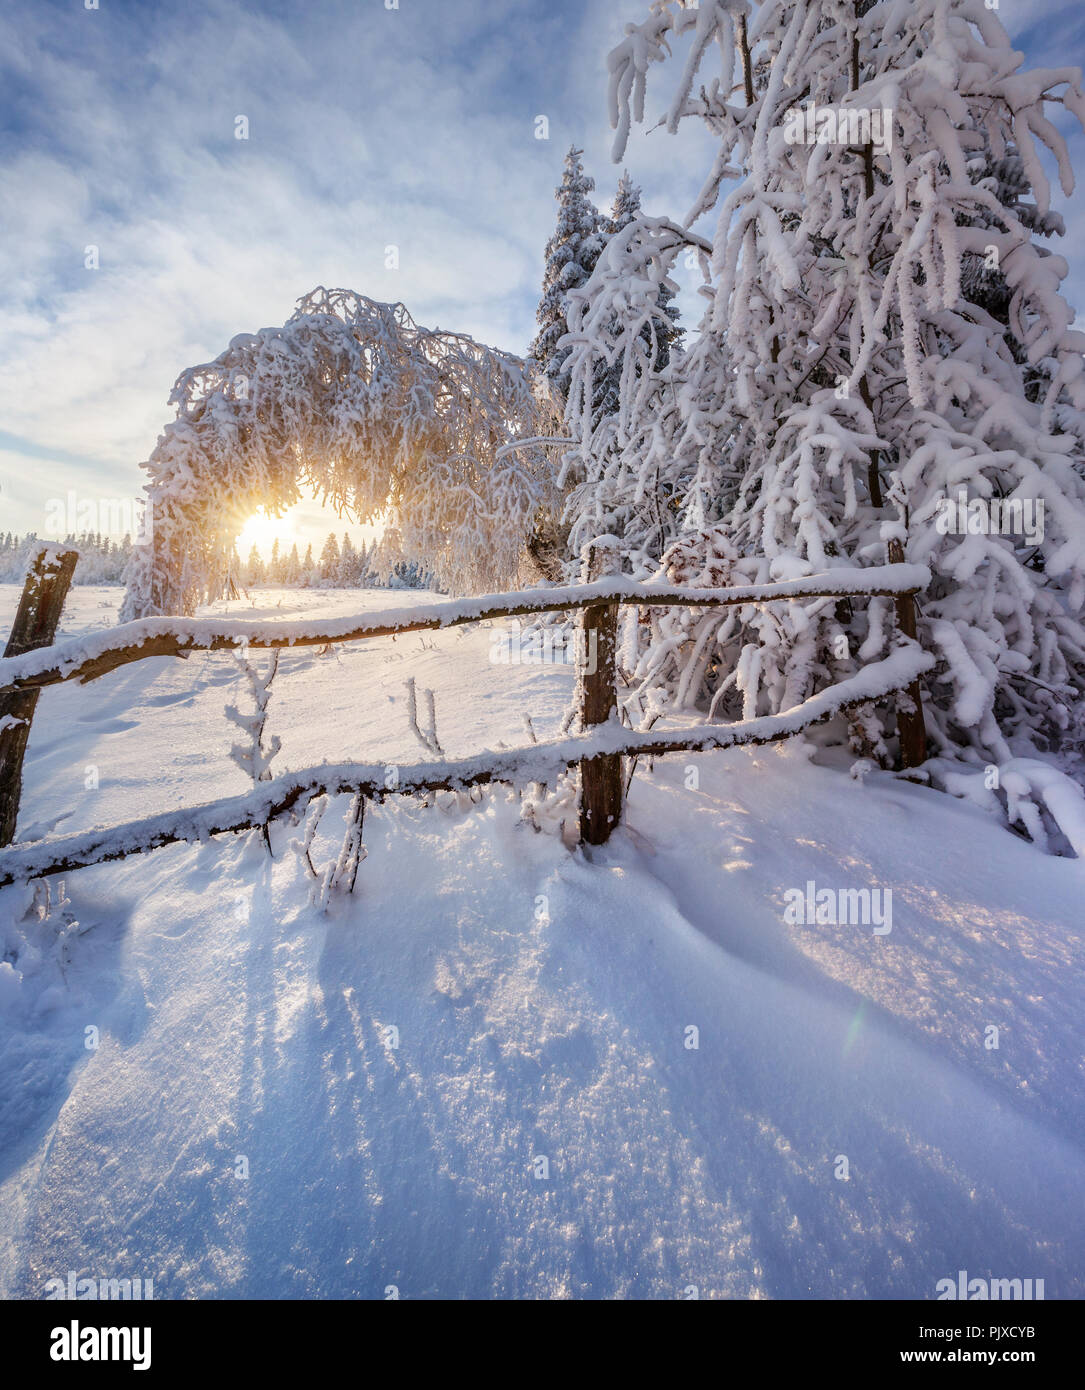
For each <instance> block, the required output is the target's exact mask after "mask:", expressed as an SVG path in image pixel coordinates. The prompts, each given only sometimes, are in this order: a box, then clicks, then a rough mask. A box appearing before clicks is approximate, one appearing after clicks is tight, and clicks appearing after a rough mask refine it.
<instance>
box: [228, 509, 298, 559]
mask: <svg viewBox="0 0 1085 1390" xmlns="http://www.w3.org/2000/svg"><path fill="white" fill-rule="evenodd" d="M297 540H298V531H297V527H296V525H295V524H294V519H293V517H291V516H289V515H286V516H268V515H267V513H266V512H262V511H260V512H254V513H253V514H252V516H250V517H249V519H248V521H246V522H245V525H244V526H243V527H242V528H241V534H240V535H239V536H238V538H237V549H238V553H239V554H241V555H247V554H248V553H249V551H250V550H251V549H252V547H253V546H256V549H257V550H258V551H259V552H260V554H261V555H268V554H270V553H271V547H272V545H273V544H274V543H275V541H278V542H279V549H280V550H282V548H283V546H284V545H285V546H286V548H287V550H289V548H290V547H291V546H292V545H294V544H296V543H297Z"/></svg>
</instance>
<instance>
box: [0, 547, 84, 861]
mask: <svg viewBox="0 0 1085 1390" xmlns="http://www.w3.org/2000/svg"><path fill="white" fill-rule="evenodd" d="M78 559H79V552H78V551H77V550H61V549H60V547H59V546H55V545H49V544H47V543H45V542H43V543H42V544H41V545H39V546H38V547H37V549H36V550H33V551H31V554H30V560H29V564H28V566H27V572H26V582H25V583H24V584H23V594H22V598H21V599H20V600H19V608H18V611H17V612H16V614H15V621H14V622H13V623H12V625H11V634H10V636H9V637H8V644H7V647H6V648H5V649H4V655H5V656H22V654H23V653H24V652H32V651H34V650H36V649H37V648H38V647H48V646H51V645H52V642H53V638H54V637H55V636H56V630H57V624H58V623H59V622H60V614H61V610H62V609H63V607H64V600H65V599H66V598H67V596H68V587H69V585H70V584H71V582H72V573H73V572H74V570H75V562H76V561H77V560H78ZM40 694H41V691H39V690H20V691H17V692H16V693H15V694H12V695H0V845H10V844H11V842H12V840H14V838H15V822H16V820H17V819H18V816H19V796H20V793H21V791H22V782H23V755H24V754H25V752H26V745H27V740H28V739H29V738H30V722H31V720H32V719H33V718H34V710H35V708H36V707H37V703H38V696H39V695H40Z"/></svg>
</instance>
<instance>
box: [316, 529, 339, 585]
mask: <svg viewBox="0 0 1085 1390" xmlns="http://www.w3.org/2000/svg"><path fill="white" fill-rule="evenodd" d="M339 558H340V557H339V542H338V541H337V540H336V539H335V532H334V531H329V532H328V537H327V540H325V542H324V548H323V549H322V550H321V552H320V578H321V580H322V582H323V583H325V584H335V583H336V582H337V581H338V579H339Z"/></svg>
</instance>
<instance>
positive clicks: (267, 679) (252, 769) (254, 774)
mask: <svg viewBox="0 0 1085 1390" xmlns="http://www.w3.org/2000/svg"><path fill="white" fill-rule="evenodd" d="M234 659H235V660H236V662H237V664H238V666H240V668H241V670H242V672H243V673H244V676H245V679H246V680H247V681H248V685H249V693H250V694H251V695H252V699H253V705H254V708H253V711H252V713H251V714H242V713H241V711H240V710H239V709H238V708H237V706H236V705H227V706H226V710H225V714H226V718H227V719H229V721H230V722H231V723H232V724H236V725H237V727H238V728H239V729H240V730H241V731H242V733H244V734H247V735H248V742H247V743H235V744H234V745H233V747H232V748H231V749H230V757H231V758H232V759H233V761H234V762H235V763H236V764H237V765H238V767H239V768H241V770H242V772H247V773H248V775H249V776H250V777H251V778H252V782H253V786H255V785H256V784H257V783H258V782H270V781H271V761H272V759H273V758H274V757H275V755H276V754H277V753H278V751H279V749H280V748H281V747H282V740H281V739H280V738H279V735H278V734H272V736H271V741H270V743H267V744H265V743H264V729H265V726H266V724H267V707H268V702H269V700H270V699H271V682H272V681H273V680H274V679H275V674H276V672H277V671H278V669H279V650H278V648H275V650H274V651H273V652H272V654H271V661H270V663H269V664H268V669H267V674H266V675H263V676H261V675H260V673H259V671H258V670H257V668H256V666H255V665H254V664H253V662H252V661H251V660H250V659H249V657H248V656H247V655H246V654H245V651H244V649H242V650H241V651H239V652H235V653H234Z"/></svg>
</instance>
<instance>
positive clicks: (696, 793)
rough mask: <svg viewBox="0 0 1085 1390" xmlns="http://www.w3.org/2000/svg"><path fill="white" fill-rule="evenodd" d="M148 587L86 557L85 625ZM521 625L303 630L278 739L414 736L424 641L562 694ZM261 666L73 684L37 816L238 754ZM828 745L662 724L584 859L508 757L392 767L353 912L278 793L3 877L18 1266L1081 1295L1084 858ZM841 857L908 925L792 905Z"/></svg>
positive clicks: (85, 822) (547, 698) (286, 746)
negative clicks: (510, 780)
mask: <svg viewBox="0 0 1085 1390" xmlns="http://www.w3.org/2000/svg"><path fill="white" fill-rule="evenodd" d="M17 592H18V591H17V589H16V588H15V587H14V586H3V587H2V588H0V631H2V630H6V626H7V624H8V623H9V622H10V618H11V615H12V613H13V611H14V606H15V601H16V598H17ZM120 596H121V591H120V590H119V589H93V588H85V587H79V588H76V589H74V590H73V592H72V597H71V599H70V600H69V606H68V609H67V610H66V613H65V618H64V622H63V624H62V630H61V634H60V636H61V637H63V636H66V635H72V634H77V633H81V632H86V631H89V630H92V629H93V628H95V627H100V626H104V625H110V624H112V622H113V621H114V620H115V612H116V608H117V605H118V602H119V599H120ZM429 597H430V596H429V595H421V594H419V595H413V594H411V593H396V594H394V595H389V594H388V593H387V592H386V591H385V592H377V591H361V592H356V593H351V592H346V591H318V592H313V591H281V592H280V591H275V592H267V591H265V592H263V593H261V595H260V597H259V600H258V605H259V606H257V607H256V608H253V607H251V606H250V605H249V604H248V603H247V602H245V603H237V604H230V605H217V606H216V609H215V611H216V612H223V611H225V612H229V613H230V614H231V615H232V616H239V617H243V616H249V617H277V616H281V617H283V618H284V619H285V618H290V617H297V616H302V615H306V614H308V615H312V614H313V613H315V612H317V611H318V612H319V614H320V616H334V614H335V613H337V612H345V611H361V610H363V609H375V608H378V607H385V606H389V605H390V604H395V605H402V604H405V603H409V602H414V601H418V602H421V601H424V600H426V599H428V598H429ZM492 638H493V631H492V630H491V629H487V628H485V627H481V628H470V629H464V628H460V629H455V630H452V631H449V632H444V633H439V634H433V635H429V634H426V635H424V636H419V635H417V634H416V635H412V636H409V637H401V638H399V639H398V640H395V641H393V640H392V639H390V638H387V639H383V638H382V639H374V640H371V641H368V642H363V643H356V644H353V645H351V646H346V647H338V648H335V649H333V651H332V653H331V654H329V655H324V656H322V655H319V654H318V652H317V650H316V649H313V648H310V649H307V650H304V651H300V650H299V651H296V652H286V653H284V655H283V658H282V662H281V665H280V671H279V675H278V677H277V679H276V682H275V684H274V686H273V695H272V699H271V704H270V714H271V718H270V728H271V730H272V731H273V732H275V733H278V734H279V735H280V736H281V737H282V740H283V749H282V752H281V753H280V754H279V756H278V758H277V759H276V760H275V763H274V767H275V769H276V770H285V769H288V768H290V767H297V766H302V765H305V764H309V763H314V762H319V761H320V760H321V759H324V758H327V759H338V758H344V757H351V758H360V759H362V758H364V759H371V760H374V761H378V760H384V761H387V762H396V761H410V762H417V761H419V760H420V759H421V758H422V757H423V756H424V754H423V753H422V751H421V750H420V748H419V746H418V743H417V741H416V740H415V739H414V738H413V736H412V734H411V732H410V730H409V728H408V722H407V715H406V691H405V684H404V683H405V681H406V679H407V677H408V676H410V675H413V676H415V677H416V679H417V681H418V684H419V686H420V687H423V688H425V687H432V688H433V689H434V690H435V691H436V708H437V729H438V734H439V736H440V739H441V742H442V745H443V747H444V750H445V752H446V753H448V754H449V755H451V756H456V755H461V754H467V753H470V752H473V751H477V750H479V749H481V748H483V747H486V746H490V747H494V746H497V745H498V743H499V742H500V741H504V742H505V743H507V744H509V745H518V744H522V743H524V742H525V741H527V734H526V731H525V728H524V723H523V716H524V714H529V715H530V716H531V718H532V720H533V722H534V726H535V729H536V731H537V733H538V735H539V736H540V737H543V736H545V735H547V734H552V733H554V732H556V729H557V727H558V723H559V721H560V718H561V715H562V712H563V709H564V707H565V704H566V702H567V700H568V698H569V695H570V690H571V675H570V672H569V670H568V668H562V667H557V666H506V665H500V664H494V663H492V662H491V660H490V653H491V648H492ZM244 698H245V690H244V685H243V682H242V680H241V678H240V676H239V674H238V671H237V668H236V666H235V664H234V662H233V660H232V658H231V656H230V655H229V654H228V653H216V654H208V655H194V656H192V657H190V658H189V659H188V660H187V661H178V660H172V661H171V660H167V659H159V660H153V661H145V662H141V663H139V664H137V665H135V666H131V667H128V668H126V669H124V670H123V671H120V672H117V673H114V674H112V675H110V676H107V677H105V678H103V679H102V680H100V681H97V682H95V683H93V684H92V685H90V686H87V687H85V688H79V687H73V686H65V687H61V688H58V689H54V690H49V691H46V692H45V694H44V695H43V696H42V699H41V701H40V704H39V710H38V714H37V716H36V719H35V724H34V730H33V734H32V737H31V743H30V752H29V757H28V761H27V766H26V773H25V787H24V799H23V816H22V819H21V822H20V838H23V839H25V838H29V837H31V836H35V835H42V834H47V833H54V832H56V833H61V832H66V831H72V830H76V829H79V828H80V827H84V826H90V825H93V824H95V823H98V822H103V823H104V822H111V821H117V820H129V819H132V818H134V817H136V816H138V815H144V814H150V813H152V812H154V811H158V810H165V809H168V808H169V807H171V806H174V805H183V804H188V803H193V802H200V801H206V800H210V799H212V798H214V797H217V796H220V795H228V794H232V793H236V792H241V791H243V790H244V789H245V786H246V780H245V778H244V776H243V774H242V773H241V772H240V770H239V769H238V768H237V767H235V766H234V764H233V763H232V762H231V761H230V760H229V756H228V750H229V747H230V745H231V743H233V742H234V741H235V740H236V738H237V735H238V731H237V729H236V728H235V727H234V726H233V725H232V724H230V723H229V722H228V721H227V720H226V719H225V718H224V717H223V714H222V710H223V706H224V705H225V704H227V703H232V702H239V703H241V702H243V701H244ZM811 753H812V747H811V745H809V744H807V743H805V742H795V743H792V744H791V745H789V746H786V747H777V748H770V749H767V750H734V751H728V752H718V753H712V754H706V755H702V756H699V757H696V758H692V759H690V758H687V757H686V756H685V755H676V756H673V757H671V758H669V759H666V760H663V761H661V762H658V763H657V764H656V765H655V767H654V769H653V770H648V769H647V768H645V767H643V766H642V767H641V768H640V769H639V770H638V773H637V776H636V778H635V780H634V783H633V789H632V795H631V799H630V805H629V811H628V822H627V825H626V826H625V827H623V828H622V829H621V830H620V831H619V832H618V833H617V834H616V835H615V836H614V837H613V839H612V841H611V843H610V844H609V845H608V846H606V847H605V848H604V849H601V850H596V851H594V852H592V856H591V859H590V860H589V859H588V858H587V857H586V856H585V855H584V854H583V853H582V852H580V851H577V852H574V853H570V852H569V851H568V850H567V849H566V848H564V847H563V845H562V843H561V841H560V839H559V838H558V837H557V836H552V835H545V834H536V833H534V832H533V831H532V829H531V828H530V827H529V826H527V825H525V824H523V823H522V822H521V821H520V819H519V812H518V808H517V806H516V805H515V804H514V802H513V800H512V799H511V797H510V796H509V794H508V793H507V792H506V791H503V790H500V789H497V790H495V791H493V792H491V793H489V794H488V795H487V796H486V797H485V799H484V800H483V801H482V803H481V804H479V805H477V806H474V807H471V808H470V809H459V808H455V809H442V808H440V807H433V808H428V809H423V808H421V807H420V806H418V805H417V804H416V803H407V802H405V801H403V800H402V799H397V798H390V799H389V800H388V801H387V802H386V803H385V804H384V805H383V806H380V807H376V808H372V809H371V810H370V811H369V812H368V813H367V818H366V827H365V831H366V833H365V839H366V843H367V846H368V851H369V853H368V858H367V859H366V860H365V862H364V863H363V864H362V866H361V868H360V871H359V876H358V884H357V890H356V892H355V894H354V896H353V898H351V899H343V900H339V901H337V902H335V903H334V904H333V906H332V909H331V911H330V912H329V913H328V914H327V915H324V914H322V913H321V912H320V911H318V910H317V909H316V908H315V907H313V906H311V905H310V904H309V901H308V887H307V881H306V877H305V873H304V871H303V868H302V867H301V861H300V860H299V858H298V856H297V855H296V854H295V853H294V852H292V851H291V850H290V848H289V845H288V841H289V839H290V834H288V833H287V832H285V831H282V832H279V833H278V834H276V836H275V837H274V844H275V852H276V859H275V860H274V861H272V860H270V859H269V858H268V855H267V851H266V849H265V847H264V845H263V842H262V840H261V838H260V836H259V835H258V834H253V835H251V836H247V837H244V838H233V837H225V838H223V839H222V840H219V841H216V842H212V843H209V844H207V845H203V846H198V847H185V846H174V847H172V848H169V849H166V850H162V851H159V852H158V853H156V854H153V855H150V856H147V857H145V858H141V859H132V860H129V861H127V862H125V863H123V864H121V865H106V866H103V867H100V868H97V869H89V870H84V871H81V872H79V873H76V874H74V875H72V876H70V878H69V879H68V881H67V884H66V889H67V895H68V897H69V898H70V900H71V901H70V905H69V906H68V907H67V908H66V909H65V911H66V912H67V914H68V915H69V917H71V918H74V920H75V921H76V922H78V924H79V925H78V928H76V927H74V926H72V927H69V928H68V929H66V930H61V931H60V932H58V929H57V921H56V920H54V921H53V922H47V923H31V922H28V921H20V920H18V919H19V918H20V917H21V915H22V912H23V907H24V903H25V900H26V898H27V890H25V889H21V888H19V889H17V888H9V889H5V890H2V891H0V932H2V945H3V963H0V1047H2V1063H0V1293H3V1294H7V1295H12V1294H14V1295H23V1296H30V1297H40V1296H41V1294H42V1292H43V1290H44V1286H45V1282H46V1281H47V1280H48V1279H50V1278H52V1277H55V1276H60V1277H62V1278H63V1277H65V1276H66V1274H67V1271H69V1270H72V1269H74V1270H76V1271H77V1272H79V1273H82V1274H88V1275H93V1276H94V1277H116V1278H124V1277H139V1278H143V1279H148V1278H150V1279H153V1280H154V1295H155V1297H156V1298H192V1297H208V1296H249V1297H290V1296H307V1295H326V1296H336V1297H363V1298H384V1297H387V1296H390V1290H391V1289H392V1286H394V1288H395V1289H396V1290H398V1292H399V1296H400V1297H404V1298H424V1297H437V1296H442V1297H530V1298H534V1297H593V1298H599V1297H624V1296H632V1297H652V1298H679V1297H687V1296H692V1294H691V1292H690V1291H691V1290H696V1291H697V1293H698V1294H699V1296H700V1297H702V1298H704V1297H741V1298H747V1297H777V1298H779V1297H819V1298H826V1297H853V1298H854V1297H864V1296H865V1297H890V1298H910V1297H919V1298H932V1297H934V1296H935V1294H936V1284H937V1281H938V1280H940V1279H942V1278H946V1277H953V1278H956V1275H957V1271H958V1270H962V1269H963V1270H967V1271H968V1272H969V1275H970V1276H982V1277H992V1276H993V1277H1016V1278H1033V1279H1035V1278H1042V1279H1044V1280H1045V1289H1046V1296H1047V1297H1048V1298H1058V1297H1080V1296H1082V1295H1083V1294H1085V1274H1083V1255H1082V1252H1083V1251H1085V1209H1083V1204H1082V1201H1081V1194H1082V1192H1083V1191H1085V1090H1083V1087H1082V1055H1081V1028H1080V1008H1081V999H1082V996H1083V985H1085V952H1083V947H1082V932H1081V920H1082V912H1081V901H1082V888H1083V884H1085V867H1083V865H1082V863H1081V862H1080V861H1076V860H1063V859H1055V858H1051V857H1045V856H1044V855H1042V854H1040V853H1039V852H1038V851H1037V850H1036V849H1034V848H1033V847H1032V846H1030V845H1028V844H1026V843H1025V842H1023V841H1022V840H1020V839H1018V838H1017V837H1015V836H1013V835H1011V834H1009V833H1008V832H1006V831H1005V830H1003V829H1001V828H999V827H998V826H997V825H996V824H995V823H994V822H992V821H990V820H988V818H987V817H986V816H985V815H984V813H983V812H981V811H980V810H979V809H977V808H975V807H973V806H969V805H965V804H962V803H958V802H954V801H952V800H951V799H949V798H948V797H946V796H943V795H940V794H938V793H935V792H932V791H928V790H925V789H923V788H920V787H917V786H914V785H911V784H908V783H904V782H900V781H897V780H895V779H893V778H892V777H890V776H888V775H885V774H880V773H873V774H871V775H869V776H868V777H867V778H866V781H865V784H860V783H859V782H857V781H855V780H853V779H851V778H850V777H849V776H848V773H847V767H848V763H849V761H850V760H849V759H847V758H846V757H836V756H834V755H832V754H831V753H830V754H828V755H827V756H826V759H825V761H826V762H827V763H828V764H829V765H815V764H814V763H813V762H812V761H811V759H810V755H811ZM691 766H692V767H695V768H696V770H697V771H696V780H697V782H698V785H696V786H695V787H691V786H689V785H687V784H688V783H691V782H693V781H694V780H695V779H694V778H693V777H692V776H691V775H690V773H689V771H688V769H689V767H691ZM92 770H93V773H92ZM95 780H97V783H98V785H97V787H96V788H94V786H93V783H94V781H95ZM345 809H346V799H345V798H344V799H343V800H342V801H341V802H340V803H337V804H336V805H334V806H333V807H332V808H331V809H330V810H329V813H328V815H327V816H326V817H325V820H324V826H325V827H326V834H324V835H323V836H322V838H321V839H320V840H319V841H318V844H317V847H316V848H315V850H314V858H315V859H317V858H319V859H320V860H326V859H327V858H328V857H329V856H330V855H332V854H333V853H334V851H335V849H336V847H337V844H338V840H339V838H340V836H341V832H342V820H341V812H342V811H344V810H345ZM294 833H295V834H297V833H298V832H294ZM810 881H813V882H814V883H815V884H816V885H817V887H818V888H819V889H820V888H831V889H833V890H838V889H847V888H867V889H877V890H879V891H884V890H891V892H892V915H891V931H889V932H888V933H884V934H880V933H878V932H875V930H874V929H873V925H868V926H835V925H809V926H808V925H801V924H796V923H792V922H789V921H788V920H787V919H786V915H785V905H786V902H787V899H786V897H785V895H786V894H787V893H788V890H792V889H802V890H804V891H805V888H806V885H807V883H808V882H810ZM992 1027H994V1028H997V1030H998V1033H997V1042H998V1046H997V1048H994V1047H992V1046H990V1045H989V1044H990V1043H991V1042H992V1041H993V1040H994V1037H995V1035H994V1034H993V1033H991V1032H990V1031H989V1030H990V1029H991V1028H992ZM88 1029H93V1030H97V1041H98V1046H97V1047H96V1048H93V1047H88V1046H87V1042H88V1041H90V1042H93V1041H94V1040H95V1034H94V1033H90V1034H88V1032H87V1030H88ZM691 1030H695V1031H691ZM985 1044H986V1045H985Z"/></svg>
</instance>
